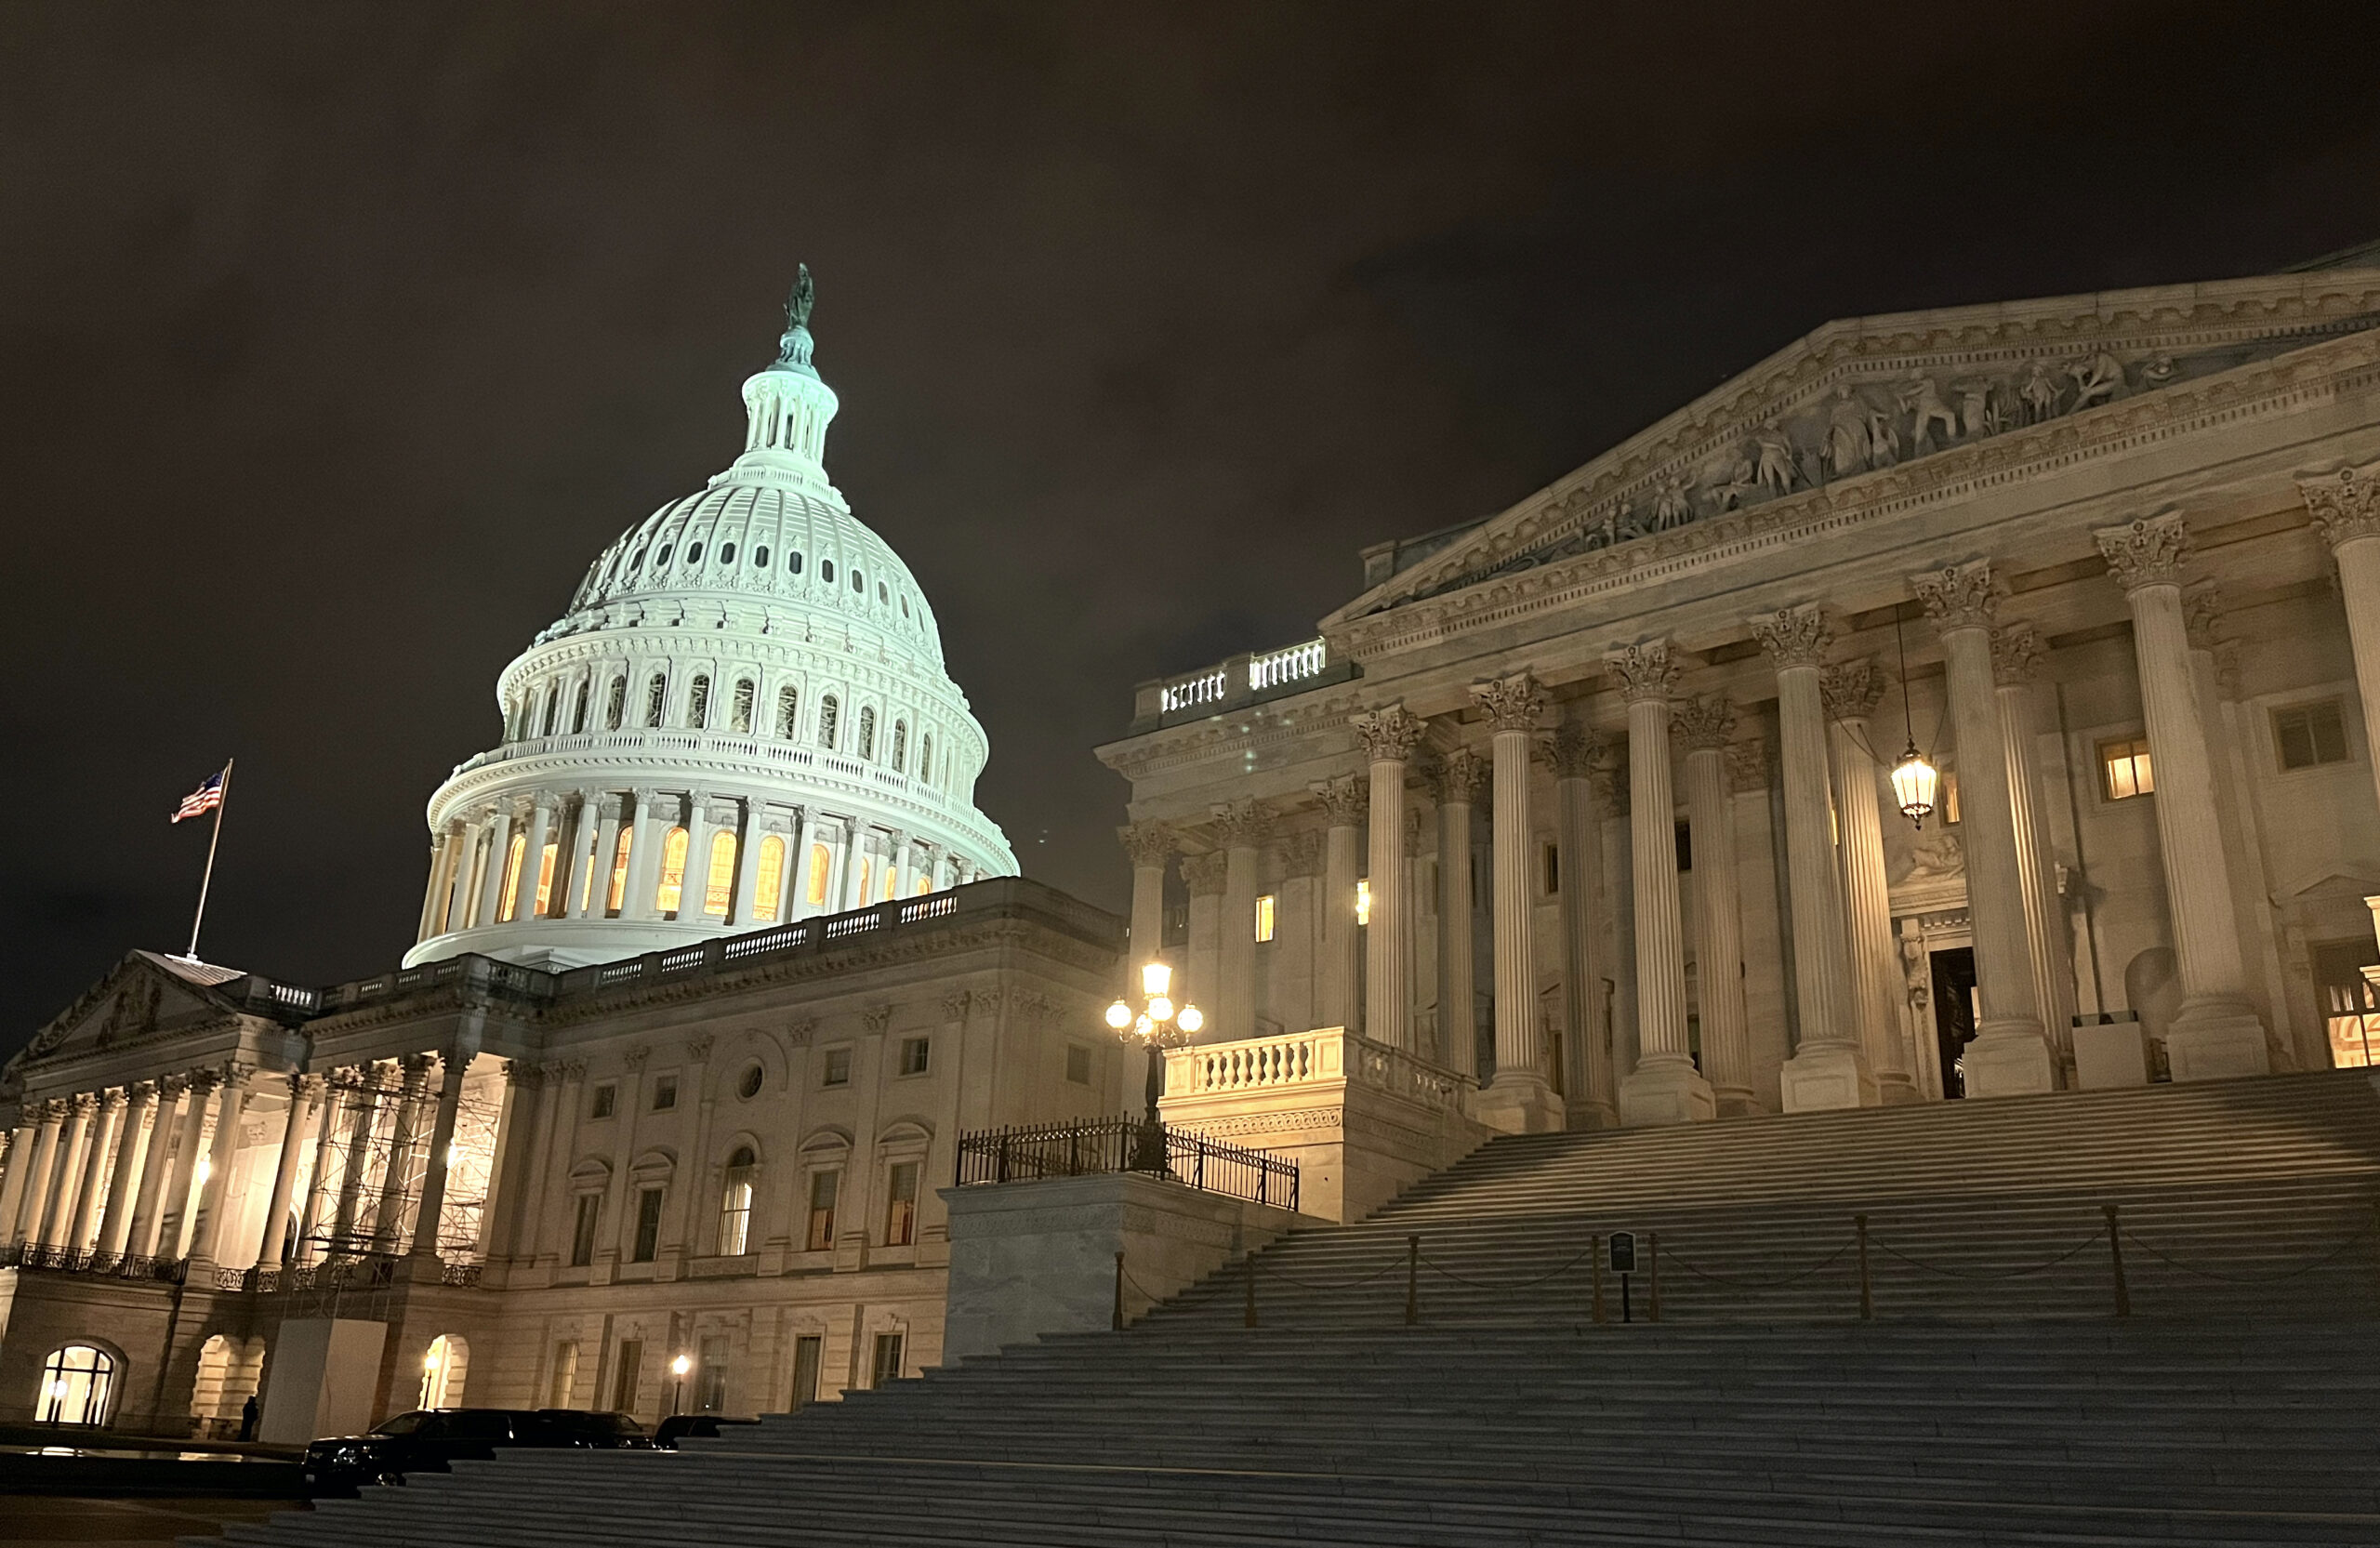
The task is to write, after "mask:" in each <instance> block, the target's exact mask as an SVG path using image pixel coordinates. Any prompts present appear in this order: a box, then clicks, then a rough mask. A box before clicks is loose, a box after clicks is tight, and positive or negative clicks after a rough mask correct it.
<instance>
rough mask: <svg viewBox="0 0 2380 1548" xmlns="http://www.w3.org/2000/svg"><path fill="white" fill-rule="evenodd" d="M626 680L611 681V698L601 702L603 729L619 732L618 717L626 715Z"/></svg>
mask: <svg viewBox="0 0 2380 1548" xmlns="http://www.w3.org/2000/svg"><path fill="white" fill-rule="evenodd" d="M627 713H628V679H627V678H624V677H615V678H614V679H613V680H612V693H611V696H610V697H609V698H607V699H605V700H604V701H603V729H604V730H606V731H617V730H619V729H620V717H621V716H622V715H625V714H627Z"/></svg>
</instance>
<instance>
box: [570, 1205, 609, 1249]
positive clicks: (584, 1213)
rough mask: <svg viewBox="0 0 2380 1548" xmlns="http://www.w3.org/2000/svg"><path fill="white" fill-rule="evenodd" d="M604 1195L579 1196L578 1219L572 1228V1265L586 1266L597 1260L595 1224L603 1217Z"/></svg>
mask: <svg viewBox="0 0 2380 1548" xmlns="http://www.w3.org/2000/svg"><path fill="white" fill-rule="evenodd" d="M602 1214H603V1196H602V1194H600V1193H582V1194H580V1195H579V1196H578V1220H577V1222H576V1223H575V1224H573V1225H572V1226H571V1228H570V1266H571V1267H573V1268H585V1267H586V1266H587V1265H588V1264H591V1263H593V1262H594V1261H595V1226H596V1224H597V1223H598V1222H599V1221H601V1219H602Z"/></svg>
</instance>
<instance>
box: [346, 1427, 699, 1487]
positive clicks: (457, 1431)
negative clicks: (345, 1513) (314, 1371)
mask: <svg viewBox="0 0 2380 1548" xmlns="http://www.w3.org/2000/svg"><path fill="white" fill-rule="evenodd" d="M524 1446H534V1447H577V1448H580V1449H593V1450H604V1451H619V1450H637V1451H649V1450H652V1449H654V1444H653V1440H652V1438H651V1437H650V1436H647V1435H646V1434H645V1433H644V1426H643V1425H641V1424H639V1423H638V1422H636V1421H635V1420H633V1419H630V1418H629V1417H628V1415H626V1414H624V1413H588V1412H584V1411H582V1410H580V1409H415V1410H414V1411H413V1412H411V1413H401V1414H398V1415H396V1416H394V1417H393V1418H390V1419H389V1420H386V1421H384V1422H381V1423H380V1424H378V1425H377V1426H375V1427H374V1428H373V1430H372V1431H371V1433H370V1434H368V1435H361V1436H331V1437H330V1438H328V1439H325V1440H318V1441H316V1442H314V1443H313V1444H312V1445H311V1446H309V1447H307V1448H306V1467H305V1478H306V1492H307V1493H309V1494H331V1493H337V1492H340V1491H343V1490H346V1489H350V1488H357V1487H359V1486H361V1485H364V1484H401V1483H403V1482H404V1481H405V1478H404V1475H406V1474H408V1473H443V1472H446V1471H447V1464H448V1463H450V1462H454V1461H455V1459H456V1458H457V1457H492V1456H494V1455H496V1452H497V1451H498V1450H501V1449H511V1448H514V1447H524Z"/></svg>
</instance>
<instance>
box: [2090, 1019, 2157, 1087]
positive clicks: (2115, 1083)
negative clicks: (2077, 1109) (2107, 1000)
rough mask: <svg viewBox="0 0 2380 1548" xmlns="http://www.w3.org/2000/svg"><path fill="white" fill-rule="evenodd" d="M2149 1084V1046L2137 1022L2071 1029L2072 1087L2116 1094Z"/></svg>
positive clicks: (2091, 1025) (2100, 1024)
mask: <svg viewBox="0 0 2380 1548" xmlns="http://www.w3.org/2000/svg"><path fill="white" fill-rule="evenodd" d="M2147 1084H2149V1045H2148V1043H2147V1042H2146V1041H2145V1040H2144V1039H2142V1038H2141V1035H2140V1023H2138V1022H2137V1021H2116V1022H2086V1023H2084V1024H2083V1025H2081V1026H2077V1027H2076V1028H2074V1085H2075V1088H2076V1089H2077V1090H2079V1091H2085V1092H2105V1091H2118V1090H2121V1089H2122V1088H2124V1087H2126V1086H2146V1085H2147Z"/></svg>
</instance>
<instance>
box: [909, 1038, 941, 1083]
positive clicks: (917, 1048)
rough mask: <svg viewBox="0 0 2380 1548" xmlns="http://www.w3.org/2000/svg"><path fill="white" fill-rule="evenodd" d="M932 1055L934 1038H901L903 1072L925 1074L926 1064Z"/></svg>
mask: <svg viewBox="0 0 2380 1548" xmlns="http://www.w3.org/2000/svg"><path fill="white" fill-rule="evenodd" d="M932 1056H933V1039H932V1038H904V1039H901V1073H902V1074H904V1075H923V1074H924V1073H925V1072H926V1065H927V1063H928V1062H929V1061H930V1060H931V1059H932Z"/></svg>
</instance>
